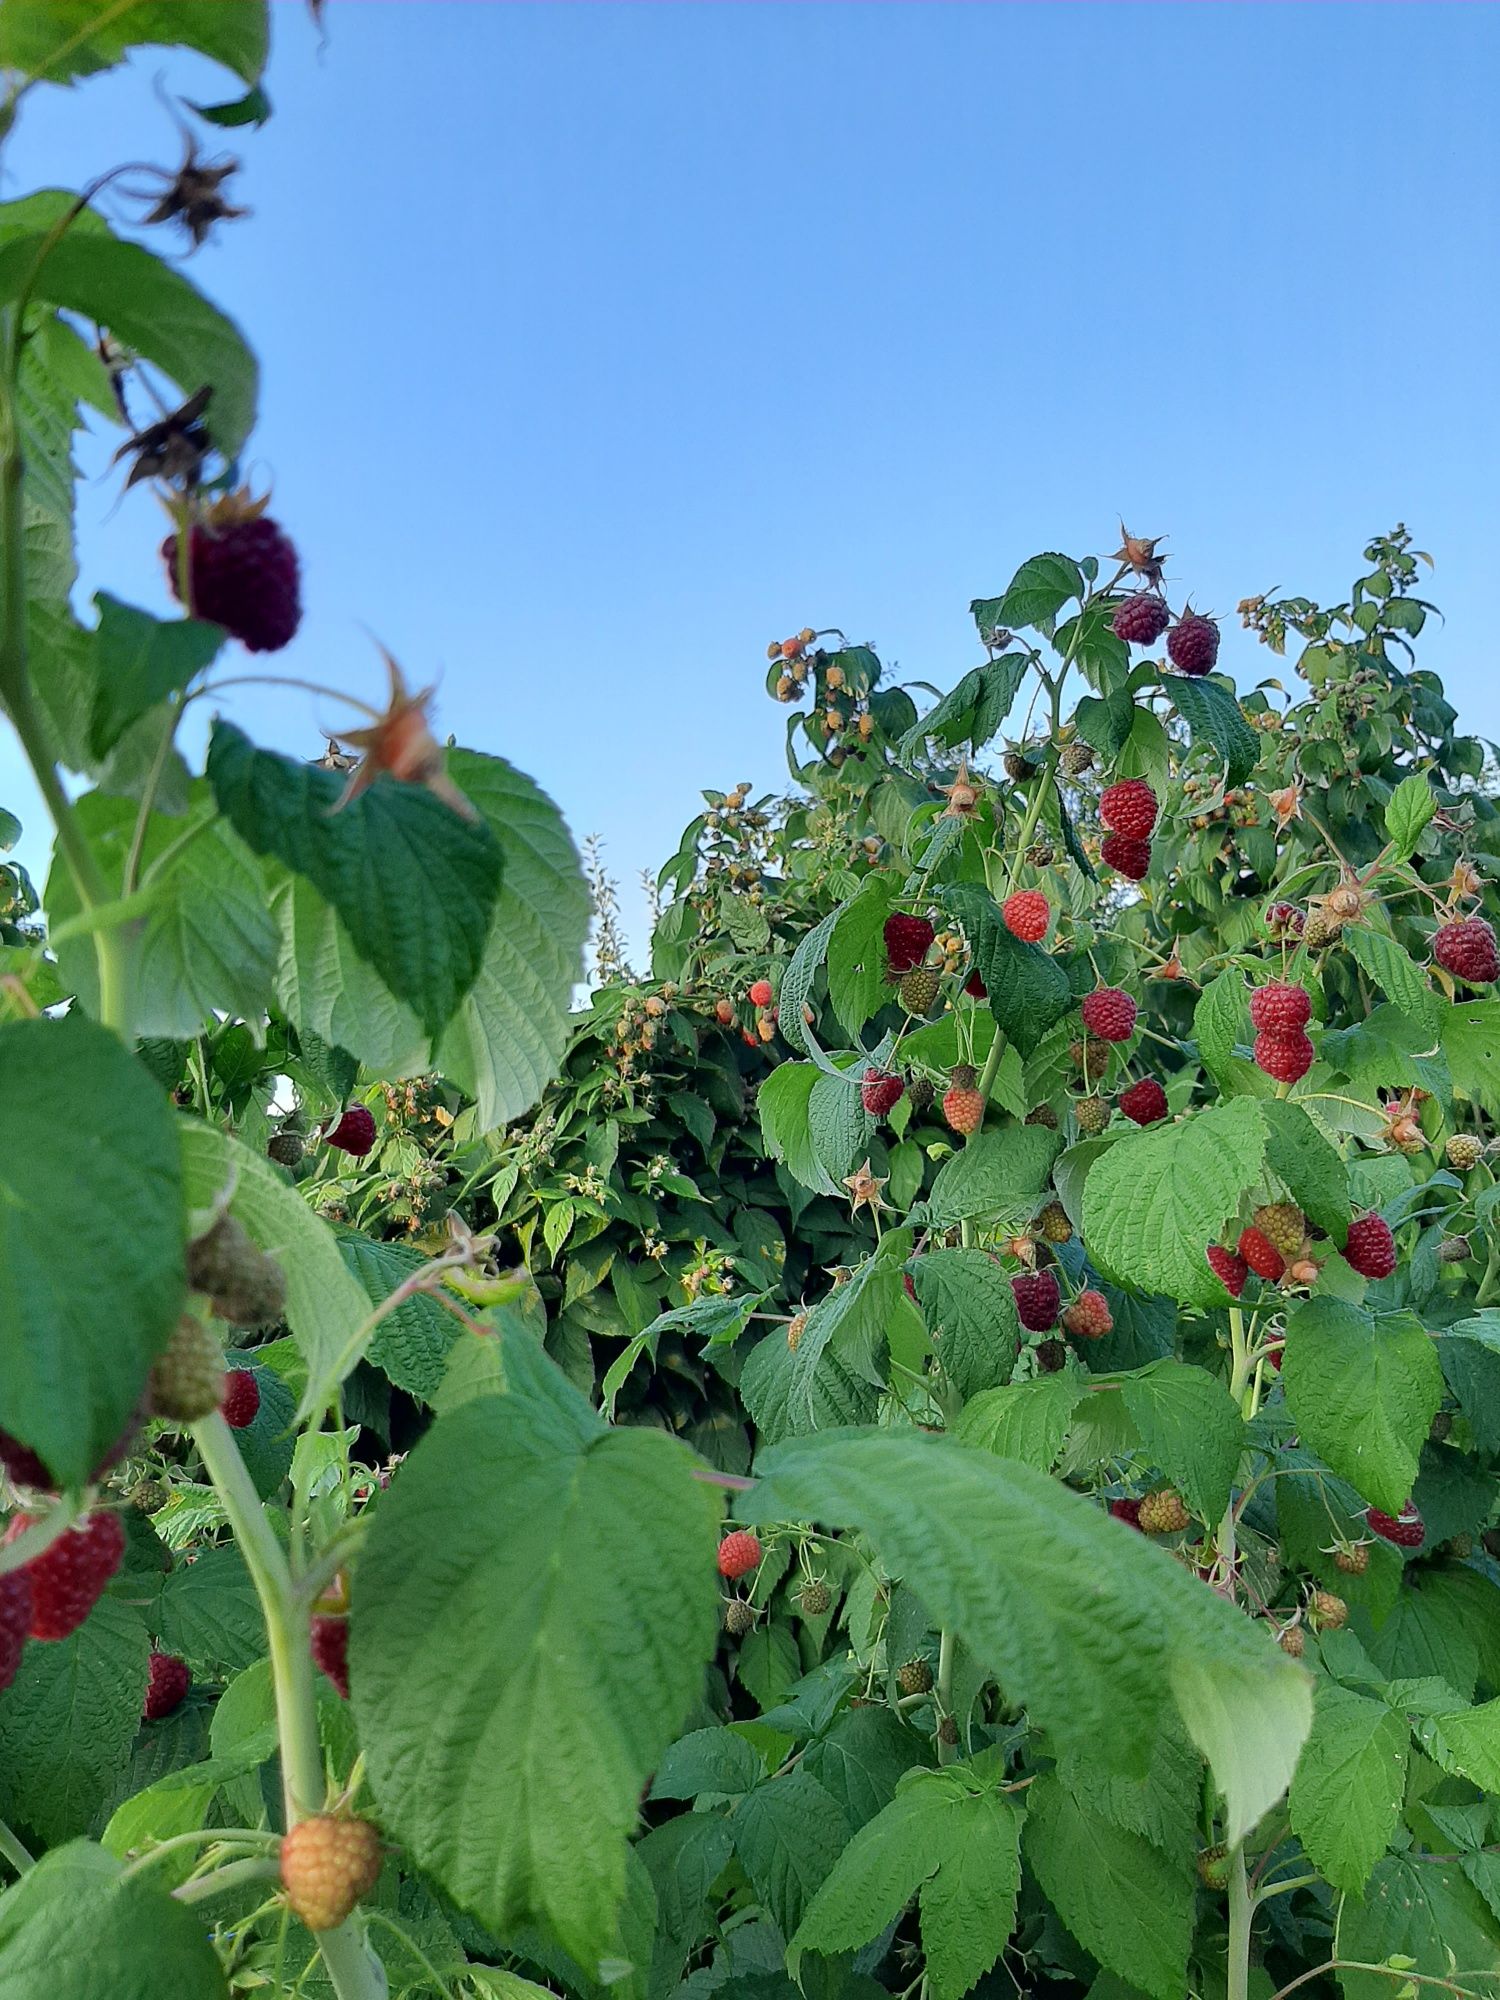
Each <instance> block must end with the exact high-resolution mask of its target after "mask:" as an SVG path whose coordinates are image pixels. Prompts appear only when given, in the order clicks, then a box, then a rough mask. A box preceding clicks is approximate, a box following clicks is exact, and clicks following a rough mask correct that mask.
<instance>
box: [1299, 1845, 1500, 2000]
mask: <svg viewBox="0 0 1500 2000" xmlns="http://www.w3.org/2000/svg"><path fill="white" fill-rule="evenodd" d="M1338 1943H1339V1954H1338V1955H1339V1957H1340V1958H1341V1959H1351V1960H1353V1961H1354V1965H1355V1966H1356V1967H1359V1966H1379V1965H1383V1964H1384V1963H1385V1962H1386V1961H1388V1960H1389V1959H1391V1958H1392V1957H1399V1958H1404V1959H1405V1960H1406V1961H1407V1962H1408V1965H1409V1967H1410V1969H1411V1970H1412V1971H1414V1972H1420V1973H1422V1974H1424V1975H1425V1976H1426V1977H1427V1978H1429V1979H1439V1980H1448V1981H1450V1982H1454V1983H1456V1984H1457V1985H1458V1986H1459V1987H1461V1988H1462V1989H1463V1990H1464V1991H1466V1992H1469V1993H1477V1994H1480V1995H1482V1996H1483V2000H1495V1996H1496V1995H1497V1994H1500V1974H1497V1973H1496V1971H1495V1959H1496V1927H1495V1922H1494V1919H1493V1918H1492V1917H1491V1915H1490V1913H1489V1910H1488V1909H1487V1908H1486V1906H1485V1903H1484V1899H1483V1897H1482V1896H1481V1895H1480V1893H1479V1891H1478V1890H1477V1889H1476V1888H1475V1887H1474V1885H1473V1884H1472V1883H1471V1882H1470V1881H1469V1880H1468V1879H1467V1878H1466V1876H1465V1875H1464V1873H1463V1871H1462V1869H1461V1867H1460V1866H1459V1864H1458V1862H1456V1861H1440V1862H1431V1861H1428V1860H1426V1859H1425V1858H1423V1857H1421V1856H1416V1855H1407V1854H1388V1855H1387V1856H1386V1857H1385V1859H1384V1860H1382V1861H1377V1862H1376V1864H1375V1870H1374V1873H1373V1875H1372V1876H1371V1878H1370V1883H1369V1886H1368V1888H1367V1889H1366V1890H1365V1894H1364V1897H1363V1899H1362V1900H1360V1901H1357V1902H1356V1901H1355V1900H1354V1899H1353V1898H1352V1897H1351V1898H1348V1899H1346V1901H1345V1903H1344V1905H1343V1909H1342V1912H1341V1914H1340V1918H1339V1931H1338ZM1339 1985H1340V1986H1341V1987H1342V1988H1343V1992H1344V2000H1392V1995H1393V1994H1396V1993H1399V1992H1400V1990H1401V1985H1400V1980H1399V1977H1397V1978H1393V1977H1392V1976H1391V1974H1390V1973H1389V1972H1367V1971H1360V1970H1347V1969H1346V1970H1344V1971H1341V1972H1340V1974H1339ZM1431 1990H1432V1989H1431V1988H1426V1987H1423V1988H1419V1989H1418V1991H1419V1992H1421V1993H1423V1994H1426V1993H1428V1992H1430V1991H1431Z"/></svg>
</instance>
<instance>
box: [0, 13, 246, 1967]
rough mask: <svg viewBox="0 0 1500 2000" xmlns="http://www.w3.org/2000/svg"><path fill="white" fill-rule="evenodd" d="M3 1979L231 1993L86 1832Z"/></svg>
mask: <svg viewBox="0 0 1500 2000" xmlns="http://www.w3.org/2000/svg"><path fill="white" fill-rule="evenodd" d="M215 4H220V0H215ZM0 18H3V16H0ZM0 1989H3V1991H4V1993H5V1996H6V2000H163V1996H164V1995H166V1994H169V1993H170V1994H171V1996H172V2000H225V1996H226V1995H227V1993H228V1990H229V1989H228V1987H227V1986H226V1985H225V1983H224V1974H223V1970H222V1969H221V1967H220V1965H219V1960H218V1956H217V1954H216V1953H215V1951H214V1948H213V1945H212V1944H211V1943H210V1942H209V1935H208V1929H207V1927H206V1925H205V1924H204V1922H203V1919H202V1917H201V1916H200V1915H198V1914H197V1913H196V1912H194V1911H193V1910H191V1909H189V1908H187V1907H186V1905H184V1904H182V1903H178V1902H174V1901H173V1899H172V1897H171V1896H170V1895H168V1894H167V1893H166V1892H165V1890H163V1889H162V1888H161V1887H160V1886H159V1885H158V1883H157V1882H156V1880H155V1879H153V1878H152V1877H151V1876H144V1877H143V1876H135V1877H131V1878H129V1879H127V1878H125V1877H124V1876H123V1875H122V1873H121V1870H120V1864H119V1863H118V1862H117V1861H116V1860H114V1858H113V1857H112V1856H110V1855H108V1854H106V1853H105V1852H104V1850H103V1848H100V1847H94V1846H92V1845H91V1844H90V1843H89V1842H88V1841H84V1840H78V1841H73V1842H71V1843H70V1844H69V1845H68V1846H66V1847H59V1848H56V1849H55V1850H54V1851H53V1852H52V1853H51V1854H44V1855H43V1856H42V1858H41V1859H40V1861H38V1862H37V1864H36V1866H35V1867H34V1868H31V1869H28V1870H27V1872H26V1874H24V1875H23V1876H22V1877H21V1879H20V1881H19V1882H16V1883H14V1884H13V1885H12V1886H11V1888H10V1889H8V1890H7V1891H6V1893H5V1895H4V1896H3V1897H0Z"/></svg>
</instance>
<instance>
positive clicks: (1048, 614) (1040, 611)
mask: <svg viewBox="0 0 1500 2000" xmlns="http://www.w3.org/2000/svg"><path fill="white" fill-rule="evenodd" d="M1082 596H1083V577H1082V575H1081V574H1080V572H1079V568H1078V565H1077V563H1075V562H1074V561H1073V559H1072V557H1071V556H1062V555H1057V554H1054V553H1052V552H1050V551H1049V552H1048V553H1046V554H1044V555H1039V556H1032V557H1031V558H1030V560H1029V561H1027V562H1023V563H1022V565H1021V567H1020V568H1019V569H1018V570H1017V571H1016V573H1015V575H1014V576H1013V577H1012V578H1011V580H1010V583H1009V584H1008V585H1007V587H1006V590H1005V593H1004V595H1003V596H1001V597H980V598H976V599H975V600H974V602H973V603H972V604H971V605H970V606H969V609H970V611H972V612H973V614H974V622H975V624H976V625H977V626H978V627H979V636H980V638H981V639H982V638H984V637H985V635H986V633H989V632H992V631H994V629H995V627H996V626H1002V627H1006V628H1013V627H1015V626H1017V625H1037V626H1041V627H1043V628H1044V629H1045V628H1046V627H1047V626H1048V625H1050V623H1051V621H1052V620H1053V619H1054V618H1055V617H1056V616H1057V614H1058V612H1059V611H1061V610H1062V608H1063V606H1064V605H1065V604H1066V603H1067V602H1068V599H1069V598H1070V597H1079V598H1081V597H1082Z"/></svg>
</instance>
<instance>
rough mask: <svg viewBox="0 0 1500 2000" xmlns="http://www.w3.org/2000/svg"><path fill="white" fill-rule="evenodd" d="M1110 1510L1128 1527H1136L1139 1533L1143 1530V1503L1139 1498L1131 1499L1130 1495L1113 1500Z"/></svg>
mask: <svg viewBox="0 0 1500 2000" xmlns="http://www.w3.org/2000/svg"><path fill="white" fill-rule="evenodd" d="M1109 1511H1110V1513H1111V1514H1113V1515H1114V1517H1115V1519H1116V1520H1117V1521H1123V1522H1124V1523H1125V1525H1126V1527H1127V1528H1134V1529H1135V1530H1136V1532H1137V1534H1139V1533H1141V1532H1142V1530H1141V1503H1140V1501H1139V1500H1131V1499H1130V1498H1128V1497H1126V1498H1123V1499H1120V1500H1111V1501H1110V1503H1109Z"/></svg>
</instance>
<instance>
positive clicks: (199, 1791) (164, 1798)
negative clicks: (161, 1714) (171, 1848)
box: [100, 1758, 255, 1888]
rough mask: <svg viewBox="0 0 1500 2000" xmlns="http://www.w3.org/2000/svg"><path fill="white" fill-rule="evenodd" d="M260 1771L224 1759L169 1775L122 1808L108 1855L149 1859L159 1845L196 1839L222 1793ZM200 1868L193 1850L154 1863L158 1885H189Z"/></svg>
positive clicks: (109, 1834) (106, 1840) (110, 1833)
mask: <svg viewBox="0 0 1500 2000" xmlns="http://www.w3.org/2000/svg"><path fill="white" fill-rule="evenodd" d="M254 1768H255V1766H254V1764H252V1763H251V1762H249V1761H248V1760H247V1759H245V1758H220V1759H218V1760H217V1761H215V1760H206V1761H204V1762H201V1763H197V1764H190V1765H188V1766H187V1767H186V1768H185V1769H183V1770H180V1771H168V1772H167V1773H166V1775H165V1776H164V1777H161V1778H158V1779H157V1780H156V1781H155V1783H154V1784H150V1785H147V1786H145V1787H144V1789H143V1790H141V1791H138V1792H137V1793H135V1795H134V1796H133V1797H132V1798H128V1799H126V1800H124V1802H123V1803H122V1804H120V1805H118V1806H116V1808H115V1810H114V1811H113V1813H111V1814H110V1817H109V1823H108V1825H107V1826H106V1827H105V1829H104V1832H103V1834H102V1835H101V1837H100V1841H101V1845H102V1846H103V1847H104V1849H105V1851H106V1852H107V1853H109V1854H113V1855H115V1856H116V1857H117V1858H118V1859H119V1860H121V1861H125V1860H127V1859H128V1858H129V1857H130V1855H131V1854H132V1853H133V1852H137V1853H142V1854H144V1853H145V1852H146V1851H147V1850H148V1849H149V1848H151V1847H153V1846H154V1845H155V1844H156V1843H157V1842H158V1841H163V1840H171V1839H173V1838H174V1837H175V1836H176V1835H178V1834H184V1833H196V1832H197V1831H198V1829H199V1828H200V1827H202V1826H204V1825H206V1824H207V1821H208V1809H209V1807H210V1806H211V1805H212V1804H213V1802H214V1800H215V1799H216V1798H217V1797H218V1795H219V1791H220V1788H221V1787H222V1786H223V1785H225V1784H226V1783H228V1782H229V1781H230V1780H231V1779H233V1778H238V1777H242V1776H244V1774H245V1773H246V1772H247V1771H250V1770H253V1769H254ZM196 1864H197V1856H195V1855H194V1853H193V1851H192V1849H191V1848H190V1847H184V1848H183V1849H182V1850H181V1851H180V1853H179V1854H177V1855H169V1856H166V1857H164V1859H163V1860H162V1861H161V1862H160V1863H153V1877H152V1879H153V1880H154V1881H156V1882H157V1883H160V1884H165V1886H167V1887H169V1888H172V1887H175V1886H176V1885H177V1884H178V1883H179V1882H185V1881H186V1880H187V1878H188V1876H189V1875H190V1874H191V1873H192V1871H193V1868H194V1867H195V1866H196Z"/></svg>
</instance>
